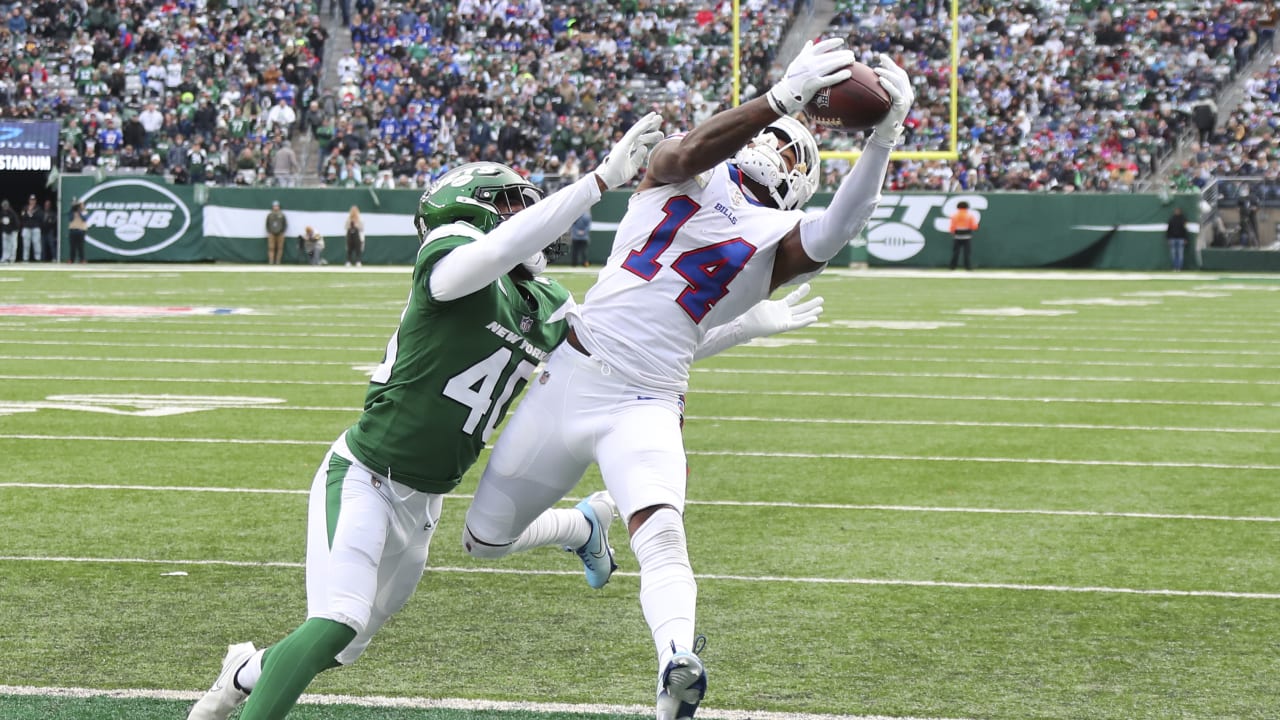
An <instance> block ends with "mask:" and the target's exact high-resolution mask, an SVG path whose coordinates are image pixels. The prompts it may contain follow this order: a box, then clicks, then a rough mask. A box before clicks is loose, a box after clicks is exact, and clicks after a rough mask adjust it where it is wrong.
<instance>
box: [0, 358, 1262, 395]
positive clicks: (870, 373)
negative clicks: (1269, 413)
mask: <svg viewBox="0 0 1280 720" xmlns="http://www.w3.org/2000/svg"><path fill="white" fill-rule="evenodd" d="M132 362H136V363H138V364H139V365H140V366H145V362H146V359H145V358H135V359H133V360H132ZM692 372H693V373H696V374H701V375H789V376H795V375H804V376H810V377H878V378H907V379H911V378H926V379H940V378H941V379H952V380H1000V381H1004V380H1016V381H1025V382H1048V383H1060V382H1080V383H1124V384H1126V385H1142V384H1144V383H1153V384H1159V385H1247V386H1258V385H1280V380H1239V379H1231V378H1214V377H1195V378H1170V377H1140V376H1120V375H1110V376H1107V375H1098V376H1088V375H1013V374H1009V375H1002V374H996V373H927V372H914V373H912V372H889V371H877V370H790V369H776V370H768V369H760V368H754V369H742V370H730V369H722V368H698V367H694V368H693V370H692ZM0 380H40V381H47V382H52V381H87V382H111V383H121V382H155V383H158V382H166V383H173V382H181V383H195V384H201V385H205V384H210V383H219V384H233V385H237V384H249V385H254V384H257V385H364V384H366V382H364V381H359V380H347V381H340V380H287V379H279V380H271V379H235V378H191V377H134V378H129V377H120V376H94V375H16V374H14V375H0ZM694 392H704V391H702V390H695V391H694ZM756 394H761V393H756ZM764 394H771V393H764ZM819 394H827V395H830V393H819Z"/></svg>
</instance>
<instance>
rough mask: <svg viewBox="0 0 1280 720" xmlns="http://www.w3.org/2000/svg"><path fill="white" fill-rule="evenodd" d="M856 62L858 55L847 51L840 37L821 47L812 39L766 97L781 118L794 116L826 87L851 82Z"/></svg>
mask: <svg viewBox="0 0 1280 720" xmlns="http://www.w3.org/2000/svg"><path fill="white" fill-rule="evenodd" d="M836 48H841V49H839V50H837V49H836ZM855 60H857V56H856V55H854V54H853V51H852V50H849V49H846V48H844V40H842V39H840V38H827V39H826V40H823V41H822V42H820V43H818V44H817V45H814V44H813V41H812V40H810V41H809V42H807V43H805V44H804V47H803V48H801V50H800V54H799V55H797V56H796V59H795V60H792V61H791V64H790V65H788V66H787V74H786V75H784V76H783V77H782V79H781V80H779V81H778V84H777V85H774V86H773V88H771V89H770V90H769V92H768V94H766V95H765V97H766V98H768V100H769V106H770V107H772V108H773V111H774V112H776V113H778V115H779V116H786V115H794V114H795V113H796V112H798V111H799V110H800V108H802V107H804V105H805V103H807V102H809V100H811V99H813V96H814V95H817V94H818V91H819V90H821V89H822V88H824V87H828V86H831V85H835V84H836V83H839V82H844V81H845V80H848V79H849V76H850V75H852V74H853V72H852V71H850V70H849V66H850V65H852V64H853V63H854V61H855Z"/></svg>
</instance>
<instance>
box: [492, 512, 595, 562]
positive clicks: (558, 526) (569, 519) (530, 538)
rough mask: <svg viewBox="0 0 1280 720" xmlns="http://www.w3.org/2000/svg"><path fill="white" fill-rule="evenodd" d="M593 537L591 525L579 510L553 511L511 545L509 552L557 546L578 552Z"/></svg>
mask: <svg viewBox="0 0 1280 720" xmlns="http://www.w3.org/2000/svg"><path fill="white" fill-rule="evenodd" d="M589 537H591V523H590V522H588V521H587V516H586V515H583V514H582V512H581V511H580V510H578V509H577V508H569V509H567V510H564V509H552V510H548V511H546V512H544V513H542V514H541V515H539V516H538V517H537V519H536V520H534V521H533V524H531V525H530V526H529V527H527V528H525V531H524V532H522V533H520V537H518V538H516V541H515V542H513V543H511V549H510V551H509V552H513V553H517V552H523V551H525V550H529V549H531V548H536V547H543V546H544V545H555V546H557V547H566V548H569V549H571V550H577V549H578V548H580V547H582V546H583V545H586V544H587V538H589Z"/></svg>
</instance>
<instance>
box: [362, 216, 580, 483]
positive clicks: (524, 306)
mask: <svg viewBox="0 0 1280 720" xmlns="http://www.w3.org/2000/svg"><path fill="white" fill-rule="evenodd" d="M459 227H461V226H449V229H450V230H452V229H454V228H459ZM466 229H467V230H469V229H470V228H469V226H467V228H466ZM475 237H478V235H475V234H472V233H467V232H463V231H461V230H459V231H458V232H449V233H447V234H441V235H439V236H435V237H429V238H428V239H427V242H426V243H425V244H424V245H423V246H422V248H421V249H420V250H419V251H418V259H417V262H416V263H415V264H414V268H413V289H412V291H411V292H410V294H409V303H408V305H407V306H406V307H405V310H404V312H403V314H402V315H401V318H400V327H399V328H397V329H396V332H395V334H394V335H392V337H391V341H390V342H389V343H387V352H386V355H385V356H384V358H383V361H382V363H381V364H380V365H379V366H378V368H377V370H375V371H374V373H373V377H372V378H371V380H370V382H369V391H368V394H367V395H366V396H365V403H364V412H363V413H362V414H361V415H360V419H359V420H358V421H357V422H356V424H355V425H354V426H353V427H352V428H351V429H350V430H348V431H347V445H348V446H349V447H350V448H351V452H352V453H353V454H354V455H355V457H356V458H357V459H358V460H360V462H362V463H364V464H365V465H367V466H368V467H369V468H371V469H373V470H375V471H377V472H379V473H382V474H384V475H386V476H388V477H390V478H391V479H393V480H395V481H397V482H400V483H403V484H405V485H408V486H409V487H412V488H414V489H416V490H420V491H422V492H430V493H445V492H449V491H450V490H452V489H453V488H455V487H457V485H458V483H459V482H460V481H461V479H462V475H463V473H465V472H466V471H467V470H468V469H469V468H470V467H471V466H472V465H473V464H474V463H475V461H476V458H477V457H478V456H479V455H480V451H481V449H483V448H484V444H485V441H487V440H488V439H489V435H490V434H491V433H492V432H493V430H494V428H495V427H496V426H497V425H498V423H499V422H501V420H502V418H503V416H504V415H506V412H507V409H508V408H509V407H510V406H511V403H512V401H513V400H515V398H516V397H517V396H518V395H519V394H520V391H521V390H522V389H523V388H524V385H525V383H526V382H527V381H528V380H529V377H530V375H531V374H532V373H533V371H534V369H535V368H536V367H537V365H538V363H540V362H542V360H544V359H545V358H546V356H547V354H548V353H550V352H551V350H552V349H553V348H554V347H555V346H556V345H558V344H560V341H561V340H563V339H564V337H565V334H566V333H567V332H568V331H569V325H568V322H567V321H566V319H565V314H566V312H567V311H568V310H569V309H570V308H571V307H572V306H573V299H572V297H571V296H570V295H569V291H568V290H566V289H564V287H563V286H561V285H560V284H558V283H556V282H554V281H552V280H549V279H547V278H543V277H539V278H536V279H535V280H533V281H531V282H523V283H520V285H522V286H523V287H524V288H525V289H526V290H527V291H528V292H529V294H530V295H531V296H532V297H533V298H534V299H535V301H536V302H535V303H533V304H531V303H530V302H528V300H527V299H526V298H525V297H524V296H523V295H521V293H520V291H519V290H518V289H517V283H516V281H515V280H513V279H511V277H510V276H508V275H503V276H502V277H500V278H499V279H497V280H495V281H494V282H492V283H490V284H489V285H488V286H487V287H485V288H483V289H481V290H479V291H477V292H474V293H472V294H470V295H467V296H466V297H462V298H459V299H457V300H453V301H449V302H441V301H438V300H435V299H434V298H432V297H431V291H430V286H429V280H430V277H431V270H432V268H433V267H434V266H435V264H436V263H437V262H439V260H440V259H441V258H443V257H444V256H445V255H446V254H448V252H449V251H450V250H453V249H454V248H456V247H458V246H460V245H465V244H466V243H469V242H472V241H473V240H474V239H475Z"/></svg>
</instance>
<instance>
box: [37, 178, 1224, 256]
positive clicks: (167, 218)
mask: <svg viewBox="0 0 1280 720" xmlns="http://www.w3.org/2000/svg"><path fill="white" fill-rule="evenodd" d="M60 182H61V191H60V194H59V196H60V197H61V198H63V206H64V207H63V212H64V217H65V213H66V212H67V209H68V208H69V206H70V203H69V202H68V199H74V198H80V199H82V200H83V201H84V202H85V209H86V211H87V213H88V216H89V226H90V227H89V231H88V233H87V247H86V256H87V257H88V259H89V260H92V261H124V262H235V263H263V262H266V240H265V238H266V231H265V221H266V214H267V211H268V209H269V208H270V207H271V203H272V202H273V201H279V202H280V205H281V208H282V209H283V210H284V211H285V214H286V216H287V217H288V219H289V228H288V231H287V237H288V238H290V239H292V238H296V236H298V235H299V234H301V232H302V230H303V228H304V227H305V226H307V225H310V226H312V227H314V228H316V229H317V230H318V231H319V232H320V233H321V234H323V235H324V236H325V238H326V240H327V243H326V247H325V253H324V257H325V259H326V260H327V261H328V262H329V263H331V264H333V263H338V264H340V263H341V262H342V261H343V259H344V254H345V240H344V232H343V228H344V224H345V222H346V218H347V213H348V211H349V209H350V208H351V207H352V206H353V205H354V206H356V207H359V208H360V211H361V215H362V217H363V220H364V223H365V235H366V245H365V257H364V261H365V262H366V263H370V264H409V263H412V262H413V259H414V257H415V255H416V253H417V248H418V241H417V238H416V237H415V236H414V234H413V231H412V223H411V221H410V218H411V217H412V215H413V213H414V211H415V209H416V207H417V204H418V200H419V198H420V196H421V193H420V192H419V191H414V190H372V189H330V188H287V189H286V188H272V189H265V188H237V187H225V188H224V187H211V188H206V187H204V186H194V187H193V186H190V185H168V184H165V183H162V182H156V181H154V180H152V179H150V178H146V177H139V176H136V175H135V176H123V177H111V178H104V179H102V180H101V181H99V180H98V179H96V178H94V177H92V176H63V177H62V178H61V180H60ZM629 196H630V193H627V192H611V193H606V194H605V197H604V198H603V199H602V200H601V202H600V204H598V205H597V206H596V207H595V208H594V209H593V210H592V215H593V218H594V222H593V225H592V242H591V249H590V261H591V263H592V264H593V265H599V264H603V262H604V260H605V258H606V257H607V255H608V252H609V246H610V244H611V241H612V238H613V233H614V231H615V230H616V228H617V224H618V221H619V219H621V217H622V214H623V213H624V212H625V211H626V206H627V198H628V197H629ZM830 197H831V196H830V194H825V195H822V194H820V195H818V196H816V197H815V198H814V201H813V202H812V203H811V204H812V206H813V207H822V206H824V205H825V204H826V203H827V202H829V201H830ZM962 200H963V201H967V202H968V203H969V205H970V207H971V209H972V210H973V211H974V212H976V213H977V214H978V215H979V217H980V220H981V227H980V229H979V231H978V233H977V234H976V237H975V240H974V242H973V254H974V258H973V259H974V264H975V265H976V266H978V267H984V268H1047V267H1061V268H1094V269H1115V270H1160V269H1166V268H1168V267H1169V253H1168V249H1167V246H1166V244H1165V239H1164V230H1165V226H1166V223H1167V221H1168V218H1169V215H1170V213H1171V211H1172V208H1173V206H1174V205H1178V206H1180V207H1182V209H1183V212H1184V213H1185V214H1186V216H1187V217H1188V218H1189V219H1190V220H1191V222H1190V223H1189V224H1190V225H1191V231H1192V234H1193V237H1194V233H1195V228H1196V221H1197V220H1198V216H1199V208H1198V203H1197V196H1196V195H1194V194H1185V195H1177V196H1174V197H1167V196H1166V197H1161V196H1157V195H1119V194H1116V195H1094V194H1050V195H1046V194H1028V193H886V194H885V195H884V198H883V200H882V202H881V204H880V206H879V208H877V210H876V213H875V214H874V215H873V216H872V220H871V222H870V223H868V230H867V232H866V233H865V235H864V236H863V237H860V238H858V239H857V240H855V242H854V243H852V244H851V247H850V248H848V249H846V250H845V251H844V252H842V253H841V255H839V256H838V257H837V258H836V259H835V261H834V262H833V264H834V265H848V264H851V263H861V262H866V263H868V264H870V265H872V266H878V267H887V266H901V267H914V268H922V267H944V266H946V265H947V264H948V262H949V260H950V257H951V236H950V233H949V232H948V229H947V228H948V222H949V220H950V216H951V214H952V213H953V212H954V211H955V208H956V205H957V204H958V203H959V202H960V201H962ZM63 225H64V226H65V223H63ZM61 236H62V237H61V244H62V248H63V250H62V256H63V257H65V256H66V254H67V253H66V248H67V230H66V228H65V227H63V228H62V229H61ZM285 253H286V255H285V261H286V262H294V263H301V262H303V258H302V255H301V253H300V251H299V249H298V247H297V244H296V243H295V242H292V241H290V242H286V249H285Z"/></svg>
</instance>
